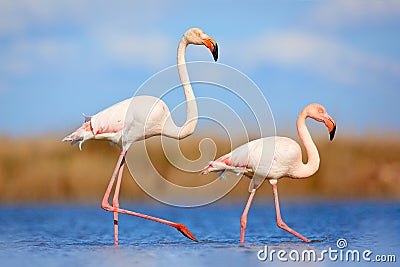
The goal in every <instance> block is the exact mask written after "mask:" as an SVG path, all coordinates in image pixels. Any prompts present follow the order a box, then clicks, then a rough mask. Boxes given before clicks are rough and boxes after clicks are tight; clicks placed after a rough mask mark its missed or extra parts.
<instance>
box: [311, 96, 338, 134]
mask: <svg viewBox="0 0 400 267" xmlns="http://www.w3.org/2000/svg"><path fill="white" fill-rule="evenodd" d="M304 110H305V111H306V116H307V117H310V118H312V119H314V120H316V121H319V122H323V123H324V124H325V126H326V127H327V128H328V131H329V139H330V140H331V141H332V140H333V137H334V136H335V132H336V122H335V120H334V119H333V118H332V117H331V116H330V115H329V114H328V113H327V112H326V110H325V108H324V107H323V106H322V105H320V104H310V105H308V106H307V107H306V108H305V109H304Z"/></svg>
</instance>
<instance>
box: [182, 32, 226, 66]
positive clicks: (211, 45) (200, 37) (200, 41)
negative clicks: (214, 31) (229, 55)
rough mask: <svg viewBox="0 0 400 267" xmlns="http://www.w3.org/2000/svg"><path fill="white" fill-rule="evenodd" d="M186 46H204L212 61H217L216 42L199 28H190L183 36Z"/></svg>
mask: <svg viewBox="0 0 400 267" xmlns="http://www.w3.org/2000/svg"><path fill="white" fill-rule="evenodd" d="M183 36H184V37H185V39H186V41H187V42H188V44H194V45H205V46H206V47H207V48H208V49H209V50H210V52H211V54H212V55H213V57H214V61H217V59H218V44H217V42H216V41H215V40H214V39H213V38H211V37H210V36H208V35H207V34H206V33H204V32H203V30H201V29H199V28H191V29H189V30H187V31H186V32H185V34H184V35H183Z"/></svg>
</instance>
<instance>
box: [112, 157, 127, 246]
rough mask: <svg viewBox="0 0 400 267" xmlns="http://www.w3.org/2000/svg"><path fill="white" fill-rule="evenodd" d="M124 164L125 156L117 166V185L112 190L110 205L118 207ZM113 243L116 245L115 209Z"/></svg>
mask: <svg viewBox="0 0 400 267" xmlns="http://www.w3.org/2000/svg"><path fill="white" fill-rule="evenodd" d="M124 165H125V158H124V159H123V160H122V162H121V165H120V167H119V171H118V179H117V185H116V186H115V190H114V197H113V201H112V205H113V207H115V208H119V200H118V198H119V192H120V188H121V180H122V173H123V171H124ZM114 245H116V246H118V212H116V211H115V212H114Z"/></svg>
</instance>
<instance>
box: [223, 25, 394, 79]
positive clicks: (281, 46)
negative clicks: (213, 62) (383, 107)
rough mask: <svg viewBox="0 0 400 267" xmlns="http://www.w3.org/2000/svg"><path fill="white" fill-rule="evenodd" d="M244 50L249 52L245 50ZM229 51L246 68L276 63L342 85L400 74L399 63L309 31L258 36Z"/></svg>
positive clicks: (229, 54) (230, 48)
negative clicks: (322, 76)
mask: <svg viewBox="0 0 400 267" xmlns="http://www.w3.org/2000/svg"><path fill="white" fill-rule="evenodd" d="M243 48H245V49H246V52H243V51H242V50H243ZM227 49H228V51H225V53H228V56H229V57H230V58H236V61H237V62H239V64H240V65H241V66H243V67H247V68H255V67H258V66H260V65H263V64H268V63H274V64H277V65H281V66H283V67H287V68H294V69H300V70H306V71H310V72H313V73H315V74H318V75H324V76H326V77H327V78H330V79H333V80H336V81H339V82H343V83H354V82H357V83H358V82H363V81H368V80H369V79H372V77H371V76H374V75H375V76H382V75H390V76H393V77H399V75H400V64H399V63H398V62H397V61H391V60H390V59H387V58H382V57H377V56H373V55H370V54H365V53H362V52H360V51H358V50H355V49H353V48H351V47H348V46H346V45H344V44H341V43H339V42H338V41H337V40H334V39H329V38H326V37H324V36H321V35H316V34H311V33H306V32H299V31H293V32H285V33H278V34H275V35H268V34H265V35H260V36H255V37H254V38H252V39H248V40H247V41H246V42H245V43H241V47H240V48H238V47H235V48H233V47H228V48H227ZM237 49H241V51H238V50H237Z"/></svg>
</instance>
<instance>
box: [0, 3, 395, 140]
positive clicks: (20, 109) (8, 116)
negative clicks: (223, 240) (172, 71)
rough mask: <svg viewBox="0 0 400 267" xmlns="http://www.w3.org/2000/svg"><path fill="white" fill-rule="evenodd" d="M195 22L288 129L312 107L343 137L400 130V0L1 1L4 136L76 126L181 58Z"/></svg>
mask: <svg viewBox="0 0 400 267" xmlns="http://www.w3.org/2000/svg"><path fill="white" fill-rule="evenodd" d="M191 27H200V28H202V29H203V30H204V31H205V32H206V33H208V34H209V35H211V36H212V37H214V38H215V39H216V40H217V41H218V44H219V48H220V58H219V62H220V63H223V64H227V65H230V66H232V67H234V68H236V69H238V70H240V71H242V72H243V73H245V74H246V75H247V76H249V77H250V78H251V79H252V80H253V81H254V82H255V83H256V84H257V85H258V86H259V87H260V88H261V90H262V92H263V94H264V95H265V97H266V99H267V100H268V102H269V104H270V107H271V109H272V112H273V115H274V118H275V121H276V125H277V130H278V133H279V132H285V131H288V132H291V133H292V132H295V120H296V117H297V114H298V112H299V111H300V110H301V109H302V108H303V107H304V106H305V105H307V104H308V103H311V102H319V103H321V104H323V105H324V106H325V107H326V108H327V110H328V112H329V113H330V114H331V115H332V116H333V117H334V118H335V119H336V121H337V123H338V129H339V130H340V132H342V133H343V134H361V135H362V134H370V133H387V132H390V133H395V134H398V133H399V132H400V118H399V115H400V105H399V103H398V102H399V96H400V93H399V90H400V2H399V1H237V2H236V3H232V1H208V0H205V1H196V2H195V1H113V2H110V1H95V2H94V1H85V0H81V1H51V0H46V1H0V135H8V136H27V135H35V136H37V135H39V136H40V135H46V134H49V133H53V134H54V133H57V134H64V133H68V132H69V131H70V130H71V129H73V128H75V127H77V126H79V125H80V123H81V122H82V117H81V113H82V112H84V113H86V114H93V113H96V112H97V111H99V110H101V109H103V108H105V107H107V106H109V105H111V104H113V103H115V102H117V101H120V100H123V99H125V98H128V97H131V96H132V95H133V94H134V92H135V91H136V89H137V88H138V87H139V86H140V85H141V84H142V83H143V82H144V81H146V79H148V78H149V77H150V76H151V75H153V74H154V73H156V72H158V71H160V70H162V69H164V68H166V67H168V66H171V65H173V64H175V61H176V47H177V44H178V42H179V39H180V37H181V36H182V34H183V33H184V32H185V31H186V30H187V29H188V28H191ZM187 60H188V61H192V60H204V61H211V60H212V58H211V55H210V54H209V52H208V51H207V49H204V48H199V47H190V48H188V51H187ZM194 90H195V94H196V95H199V92H196V87H194ZM200 94H204V95H206V93H204V92H202V93H200ZM209 96H210V97H215V98H217V99H219V100H221V101H223V100H224V99H223V98H224V96H223V94H215V95H214V94H213V92H212V91H210V92H209ZM176 98H177V99H180V100H181V101H183V100H184V98H183V94H182V92H179V91H177V92H176ZM167 104H168V105H169V106H170V109H172V108H173V105H174V103H172V102H168V101H167ZM232 104H233V106H234V105H235V104H234V103H232ZM239 112H240V111H239Z"/></svg>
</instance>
